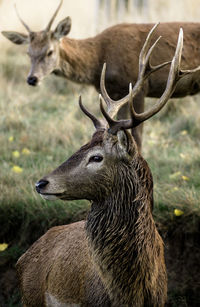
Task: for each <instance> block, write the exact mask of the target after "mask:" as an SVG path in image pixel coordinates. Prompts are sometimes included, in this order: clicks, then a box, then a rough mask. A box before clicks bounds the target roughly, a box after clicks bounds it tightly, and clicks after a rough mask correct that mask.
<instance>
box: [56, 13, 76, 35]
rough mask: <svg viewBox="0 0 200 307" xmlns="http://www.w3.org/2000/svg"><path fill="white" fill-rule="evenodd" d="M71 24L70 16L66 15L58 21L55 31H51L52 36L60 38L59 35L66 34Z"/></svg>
mask: <svg viewBox="0 0 200 307" xmlns="http://www.w3.org/2000/svg"><path fill="white" fill-rule="evenodd" d="M71 24H72V21H71V18H70V17H66V18H65V19H63V20H62V21H60V22H59V24H58V25H57V27H56V29H55V31H54V32H53V37H54V38H56V39H60V38H61V37H63V36H65V35H67V34H68V33H69V31H70V30H71Z"/></svg>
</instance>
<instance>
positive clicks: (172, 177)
mask: <svg viewBox="0 0 200 307" xmlns="http://www.w3.org/2000/svg"><path fill="white" fill-rule="evenodd" d="M180 176H181V172H175V173H173V174H171V175H169V178H170V179H175V178H178V177H180Z"/></svg>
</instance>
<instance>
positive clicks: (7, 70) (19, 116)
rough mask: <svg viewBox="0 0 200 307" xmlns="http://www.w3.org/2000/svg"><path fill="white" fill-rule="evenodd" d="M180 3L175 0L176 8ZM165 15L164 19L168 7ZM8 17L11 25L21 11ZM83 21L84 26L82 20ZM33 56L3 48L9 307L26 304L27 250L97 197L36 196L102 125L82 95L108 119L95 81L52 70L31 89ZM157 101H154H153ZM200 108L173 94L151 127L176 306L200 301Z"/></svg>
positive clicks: (0, 286) (4, 294) (3, 286)
mask: <svg viewBox="0 0 200 307" xmlns="http://www.w3.org/2000/svg"><path fill="white" fill-rule="evenodd" d="M161 2H162V1H161ZM172 2H173V3H174V1H169V6H170V5H171V7H172ZM3 3H5V1H4V2H3ZM152 3H155V2H152ZM177 3H178V2H177ZM193 3H194V4H195V3H196V2H195V0H193ZM185 4H188V6H186V7H187V10H188V14H189V13H191V15H190V17H191V16H192V14H194V11H192V6H191V1H188V0H185ZM193 7H194V6H193ZM198 8H199V5H198ZM174 11H175V12H176V13H179V14H180V16H181V14H182V13H181V10H172V8H171V11H170V10H169V15H170V12H171V15H170V18H171V19H172V20H173V19H174V15H173V14H174V13H173V14H172V12H174ZM2 12H3V9H2ZM153 12H154V11H153V10H151V11H150V13H149V16H150V17H151V18H150V17H149V18H150V19H151V20H154V21H156V18H158V14H157V15H156V13H153ZM197 12H198V10H196V11H195V13H196V14H197ZM161 13H162V14H163V15H162V14H161V15H159V16H162V18H161V19H162V20H163V19H164V14H165V11H164V10H163V11H162V12H161ZM29 14H30V13H29ZM62 14H63V12H62ZM70 14H71V13H70ZM0 15H1V14H0ZM197 15H198V14H197ZM182 16H183V14H182ZM64 17H65V16H64ZM188 18H189V17H188ZM73 20H74V19H73ZM3 21H6V22H5V23H4V29H5V28H6V27H7V25H8V24H9V23H10V21H11V18H10V20H9V19H8V20H7V19H5V18H4V19H3ZM89 22H91V19H90V21H89ZM45 23H46V21H45ZM75 24H76V26H77V25H80V24H79V23H78V17H77V20H76V22H75ZM104 27H105V25H104ZM83 28H84V27H83ZM9 29H11V26H10V28H9ZM75 32H76V31H75ZM75 36H76V35H75ZM79 36H80V35H79ZM1 39H2V38H1ZM1 42H2V41H1ZM25 53H26V48H23V47H20V48H19V47H17V46H15V47H13V46H11V45H6V46H5V47H4V46H3V44H2V45H1V54H0V84H1V87H0V166H1V171H0V306H3V307H4V306H10V307H17V306H21V303H20V294H19V291H18V289H17V279H16V273H15V263H16V261H17V259H18V258H19V257H20V255H21V254H22V253H23V252H24V251H25V250H26V249H27V248H28V247H29V246H30V245H31V244H32V243H33V242H34V241H35V240H36V239H37V238H38V237H40V236H41V235H42V234H43V233H45V232H46V231H47V229H49V228H50V227H52V226H54V225H61V224H67V223H70V222H73V221H77V220H80V219H84V218H86V216H87V211H88V209H89V206H90V204H89V203H88V202H87V201H84V200H83V201H73V202H62V201H45V200H43V199H42V198H41V197H40V196H39V195H38V194H37V193H36V191H35V182H36V181H37V180H39V179H40V178H41V177H43V176H44V175H45V174H47V173H48V172H50V171H51V170H53V169H54V168H55V167H57V166H58V165H60V164H61V163H62V162H63V161H65V160H66V159H67V158H68V157H70V155H71V154H72V153H74V152H75V151H76V150H77V149H79V148H80V146H81V145H83V144H85V143H86V142H87V141H88V140H89V139H90V137H91V135H92V133H93V131H94V128H93V126H92V124H91V122H90V121H89V120H88V119H87V118H86V117H85V116H84V115H83V114H82V112H81V111H80V109H79V106H78V97H79V95H80V94H81V95H82V99H83V102H84V104H85V106H86V107H87V108H88V109H90V110H91V111H92V112H94V113H95V114H97V115H98V116H100V112H99V103H98V93H97V92H96V91H95V90H94V89H93V88H92V87H88V86H83V85H77V84H74V83H72V82H70V81H68V80H64V79H61V78H58V77H54V76H49V77H47V78H46V79H45V80H44V81H43V83H42V84H41V85H40V86H39V87H37V89H36V88H31V87H30V86H28V85H27V84H26V77H27V74H28V69H29V59H28V57H27V56H25ZM155 102H156V100H155V99H147V100H146V108H149V107H151V105H152V104H154V103H155ZM199 106H200V96H199V95H196V96H193V97H186V98H184V99H171V100H170V101H169V102H168V104H167V105H166V106H165V108H164V109H163V110H162V111H161V112H160V113H159V114H158V115H156V116H155V117H153V118H152V119H150V120H149V121H147V122H146V123H145V127H144V137H143V152H142V154H143V156H144V158H145V159H146V160H147V162H148V164H149V166H150V168H151V170H152V174H153V178H154V201H155V203H154V218H155V221H156V223H157V225H158V228H159V231H160V233H161V235H162V237H163V239H164V243H165V254H166V263H167V269H168V278H169V299H168V304H167V306H172V307H182V306H183V307H191V306H192V307H193V306H198V305H199V304H200V294H199V293H200V272H199V258H200V244H199V232H200V227H199V225H200V172H199V170H200V124H199V123H200V107H199ZM2 244H4V245H2Z"/></svg>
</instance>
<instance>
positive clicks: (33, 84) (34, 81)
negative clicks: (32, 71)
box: [27, 76, 38, 86]
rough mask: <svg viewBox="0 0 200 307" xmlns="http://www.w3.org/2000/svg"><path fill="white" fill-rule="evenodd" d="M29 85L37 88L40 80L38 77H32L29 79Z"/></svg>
mask: <svg viewBox="0 0 200 307" xmlns="http://www.w3.org/2000/svg"><path fill="white" fill-rule="evenodd" d="M27 83H28V84H29V85H32V86H35V85H37V83H38V78H37V77H36V76H30V77H28V78H27Z"/></svg>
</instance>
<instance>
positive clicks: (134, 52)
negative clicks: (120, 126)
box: [2, 1, 200, 148]
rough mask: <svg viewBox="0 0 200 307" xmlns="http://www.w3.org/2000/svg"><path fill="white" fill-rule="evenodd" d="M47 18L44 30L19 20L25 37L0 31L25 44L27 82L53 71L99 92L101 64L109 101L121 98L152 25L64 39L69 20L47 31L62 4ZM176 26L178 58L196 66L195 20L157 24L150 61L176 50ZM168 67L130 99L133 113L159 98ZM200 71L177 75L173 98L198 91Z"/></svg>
mask: <svg viewBox="0 0 200 307" xmlns="http://www.w3.org/2000/svg"><path fill="white" fill-rule="evenodd" d="M61 4H62V1H61V2H60V4H59V6H58V8H57V10H56V11H55V13H54V15H53V17H52V18H51V20H50V22H49V24H48V25H47V27H46V28H45V30H43V31H40V32H34V31H32V30H31V29H30V28H29V27H28V26H27V24H25V23H24V21H23V20H22V19H21V18H20V17H19V18H20V20H21V22H22V23H23V25H24V26H25V28H26V30H27V31H28V35H25V34H21V33H17V32H10V31H9V32H6V31H4V32H2V34H3V35H4V36H5V37H7V38H8V39H9V40H11V41H12V42H13V43H15V44H28V54H29V56H30V59H31V69H30V73H29V75H28V78H27V82H28V84H30V85H33V86H35V85H37V84H38V83H39V82H40V81H41V80H42V79H43V78H44V77H45V76H47V75H49V74H50V73H52V72H53V73H55V74H57V75H61V76H63V77H65V78H68V79H70V80H72V81H75V82H78V83H85V84H91V85H93V86H95V88H96V89H97V90H98V91H99V84H100V75H101V70H102V66H103V63H105V62H106V63H107V72H106V88H107V91H108V94H109V95H110V97H111V98H113V99H117V100H118V99H120V98H122V97H124V96H125V95H126V94H128V91H127V84H129V83H130V82H131V83H133V84H135V82H136V80H137V76H138V58H139V53H140V50H141V49H142V46H143V44H144V42H145V39H146V37H147V33H148V32H149V31H150V29H151V28H152V24H119V25H116V26H113V27H110V28H108V29H106V30H105V31H103V32H102V33H100V34H98V35H97V36H95V37H92V38H87V39H82V40H77V39H71V38H68V37H66V35H67V34H68V33H69V32H70V28H71V19H70V17H67V18H65V19H64V20H62V21H61V22H59V24H58V25H57V27H56V29H55V30H53V31H52V30H51V26H52V23H53V21H54V19H55V17H56V15H57V13H58V11H59V9H60V7H61ZM180 26H181V27H182V28H183V30H184V35H185V42H184V50H183V56H182V67H183V69H188V68H194V67H196V66H198V65H200V52H199V44H200V25H199V23H180V22H177V23H162V24H160V26H159V27H158V28H157V31H156V34H155V38H154V39H155V40H156V39H157V37H159V36H160V35H162V36H163V39H162V40H161V41H160V42H159V44H157V46H156V49H155V52H154V53H153V54H152V61H151V63H152V64H153V65H158V63H160V62H165V61H169V59H171V58H172V57H173V54H174V52H175V48H176V35H177V33H178V31H179V28H180ZM168 73H169V69H168V67H163V68H162V69H161V70H159V71H157V72H156V73H154V74H153V75H152V76H150V77H149V78H148V79H147V80H146V82H145V83H144V85H143V88H142V89H141V90H140V92H139V93H138V95H137V96H136V97H135V100H134V107H135V110H136V112H138V113H141V112H143V111H144V98H145V97H146V96H148V97H160V96H161V95H162V92H163V91H164V88H165V85H166V81H167V76H168ZM199 89H200V73H199V71H196V72H194V73H192V74H190V75H188V76H187V77H185V78H182V79H181V80H180V82H179V83H178V84H177V87H176V89H175V91H174V93H173V94H172V97H184V96H186V95H193V94H196V93H198V92H199ZM118 117H119V118H126V117H128V109H127V107H124V108H122V109H121V110H120V112H119V116H118ZM141 134H142V125H140V126H139V127H136V128H135V129H134V131H133V135H134V137H135V139H136V142H137V144H138V146H139V148H140V147H141Z"/></svg>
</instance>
